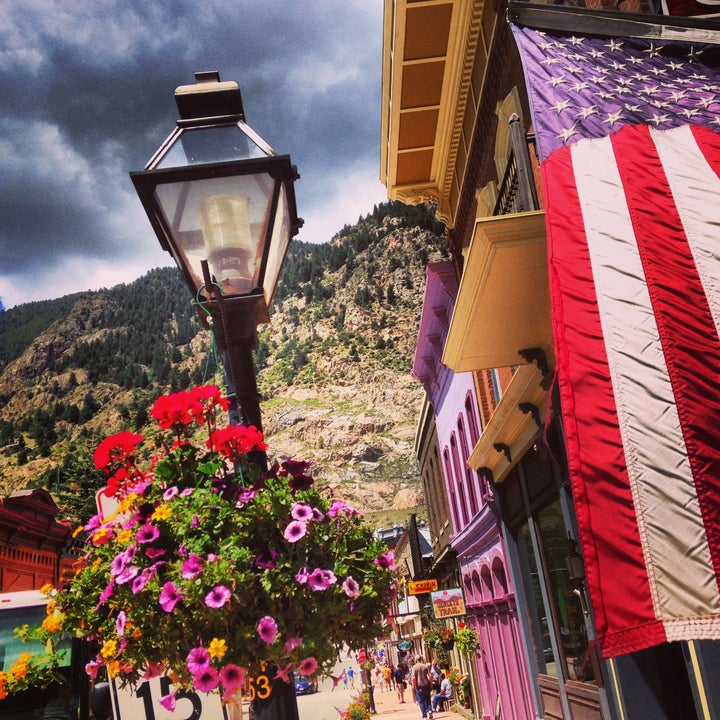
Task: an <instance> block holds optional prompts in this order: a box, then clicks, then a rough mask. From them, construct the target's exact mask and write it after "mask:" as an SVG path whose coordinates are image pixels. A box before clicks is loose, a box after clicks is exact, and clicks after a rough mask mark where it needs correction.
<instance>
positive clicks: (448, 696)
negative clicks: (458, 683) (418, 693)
mask: <svg viewBox="0 0 720 720" xmlns="http://www.w3.org/2000/svg"><path fill="white" fill-rule="evenodd" d="M452 697H453V694H452V685H451V683H450V681H449V680H448V679H447V678H446V677H445V673H444V672H441V673H440V691H439V692H437V693H435V695H433V699H432V709H433V712H437V709H438V705H440V703H441V702H445V701H446V700H452Z"/></svg>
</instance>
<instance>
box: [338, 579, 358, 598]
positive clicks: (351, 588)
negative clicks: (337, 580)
mask: <svg viewBox="0 0 720 720" xmlns="http://www.w3.org/2000/svg"><path fill="white" fill-rule="evenodd" d="M342 589H343V590H344V591H345V594H346V595H347V596H348V597H349V598H356V597H359V595H360V586H359V585H358V584H357V581H356V580H355V578H353V577H351V576H350V575H348V576H347V579H346V580H345V582H344V583H343V584H342Z"/></svg>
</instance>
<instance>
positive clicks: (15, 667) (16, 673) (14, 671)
mask: <svg viewBox="0 0 720 720" xmlns="http://www.w3.org/2000/svg"><path fill="white" fill-rule="evenodd" d="M27 671H28V666H27V663H26V662H20V660H19V659H18V660H17V662H15V663H13V664H12V665H11V666H10V674H11V675H12V676H13V677H14V678H15V679H16V680H21V679H22V678H24V677H25V676H26V675H27Z"/></svg>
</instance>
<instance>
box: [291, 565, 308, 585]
mask: <svg viewBox="0 0 720 720" xmlns="http://www.w3.org/2000/svg"><path fill="white" fill-rule="evenodd" d="M309 577H310V571H309V570H308V568H307V566H304V567H301V568H300V569H299V570H298V571H297V572H296V573H295V579H296V580H297V581H298V582H299V583H300V584H301V585H305V583H307V581H308V578H309Z"/></svg>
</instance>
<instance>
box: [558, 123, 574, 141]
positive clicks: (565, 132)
mask: <svg viewBox="0 0 720 720" xmlns="http://www.w3.org/2000/svg"><path fill="white" fill-rule="evenodd" d="M573 135H577V130H576V129H575V126H574V125H573V126H572V127H570V128H563V129H562V130H561V131H560V134H559V135H557V136H556V137H557V139H558V140H562V141H563V142H564V143H567V141H568V140H569V139H570V138H571V137H572V136H573Z"/></svg>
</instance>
